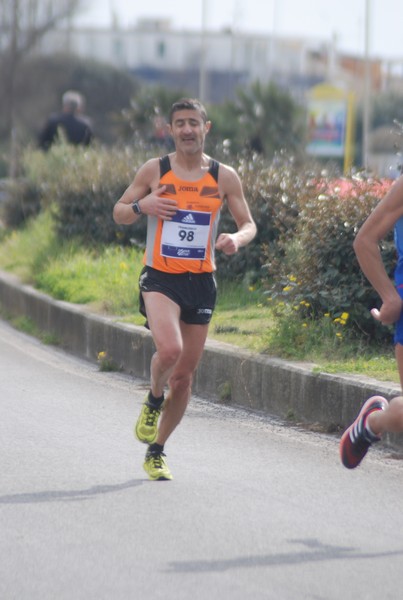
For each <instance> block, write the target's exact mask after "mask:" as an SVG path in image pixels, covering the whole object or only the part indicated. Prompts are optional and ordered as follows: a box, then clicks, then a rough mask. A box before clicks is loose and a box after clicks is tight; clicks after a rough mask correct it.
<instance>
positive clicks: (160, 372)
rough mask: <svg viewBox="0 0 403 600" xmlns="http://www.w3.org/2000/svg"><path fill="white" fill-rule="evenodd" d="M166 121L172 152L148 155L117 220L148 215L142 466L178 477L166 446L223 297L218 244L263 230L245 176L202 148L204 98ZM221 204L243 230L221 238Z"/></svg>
mask: <svg viewBox="0 0 403 600" xmlns="http://www.w3.org/2000/svg"><path fill="white" fill-rule="evenodd" d="M167 127H168V131H169V133H170V135H171V136H172V139H173V142H174V145H175V150H174V152H172V153H170V154H167V155H165V156H164V157H162V158H153V159H151V160H148V161H147V162H146V163H145V164H144V165H143V166H142V167H141V168H140V169H139V171H138V172H137V174H136V176H135V177H134V180H133V182H132V183H131V185H130V186H129V187H128V188H127V190H126V191H125V192H124V194H123V196H122V197H121V198H120V199H119V201H118V202H117V203H116V205H115V207H114V211H113V216H114V220H115V222H116V223H118V224H120V225H122V224H126V225H130V224H132V223H134V222H135V221H137V220H138V219H140V218H141V216H142V215H145V216H146V217H147V240H146V251H145V255H144V260H143V262H144V268H143V270H142V273H141V275H140V280H139V287H140V311H141V312H142V314H144V315H145V316H146V318H147V323H148V326H149V328H150V330H151V334H152V336H153V340H154V343H155V347H156V352H155V354H154V355H153V357H152V360H151V365H150V373H151V383H150V391H149V393H148V394H147V396H146V399H145V402H144V404H143V406H142V410H141V413H140V416H139V418H138V420H137V423H136V426H135V434H136V437H137V438H138V439H139V440H140V441H141V442H143V443H145V444H148V449H147V452H146V457H145V462H144V469H145V471H146V472H147V474H148V476H149V478H150V479H152V480H167V479H172V475H171V472H170V470H169V468H168V466H167V464H166V461H165V458H164V457H165V454H164V445H165V443H166V442H167V440H168V438H169V437H170V435H171V433H172V432H173V431H174V429H175V428H176V426H177V425H178V424H179V422H180V421H181V419H182V417H183V415H184V413H185V410H186V407H187V405H188V402H189V399H190V395H191V385H192V379H193V373H194V371H195V370H196V368H197V365H198V363H199V361H200V358H201V356H202V353H203V349H204V345H205V341H206V338H207V333H208V327H209V323H210V320H211V317H212V314H213V310H214V307H215V302H216V282H215V279H214V271H215V268H216V266H215V251H216V250H220V251H222V252H224V253H225V254H227V255H231V254H235V253H236V252H237V251H238V250H239V249H240V248H241V247H242V246H245V245H246V244H248V243H249V242H250V241H251V240H252V239H253V238H254V237H255V235H256V225H255V223H254V220H253V218H252V216H251V213H250V210H249V207H248V204H247V202H246V200H245V197H244V192H243V189H242V184H241V181H240V179H239V176H238V175H237V173H236V172H235V171H234V169H233V168H232V167H229V166H227V165H224V164H220V163H218V162H217V161H216V160H213V159H212V158H211V157H209V156H207V155H206V154H205V153H204V143H205V139H206V136H207V134H208V132H209V130H210V127H211V122H210V121H208V119H207V114H206V110H205V108H204V106H203V105H202V104H201V103H200V102H199V101H198V100H194V99H191V98H183V99H181V100H179V101H178V102H175V103H174V104H173V106H172V108H171V111H170V116H169V124H168V125H167ZM224 202H226V203H227V205H228V208H229V210H230V212H231V214H232V216H233V218H234V221H235V223H236V226H237V231H236V232H235V233H221V234H220V235H219V236H218V237H217V230H218V222H219V216H220V211H221V209H222V206H223V204H224ZM166 386H167V387H168V392H167V395H166V397H165V387H166ZM160 415H161V418H159V417H160Z"/></svg>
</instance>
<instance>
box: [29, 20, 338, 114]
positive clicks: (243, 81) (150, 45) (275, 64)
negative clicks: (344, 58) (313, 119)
mask: <svg viewBox="0 0 403 600" xmlns="http://www.w3.org/2000/svg"><path fill="white" fill-rule="evenodd" d="M38 51H40V52H41V53H45V54H54V53H55V52H67V53H74V54H77V55H78V56H80V57H82V58H89V59H96V60H99V61H102V62H105V63H108V64H111V65H114V66H116V67H119V68H125V69H128V70H130V71H131V72H133V73H134V74H135V75H136V76H137V77H138V78H139V79H140V80H143V81H146V82H148V83H160V84H164V85H169V84H171V85H172V86H175V87H179V86H180V87H186V86H187V87H189V92H190V93H192V94H194V95H200V94H199V91H200V84H201V81H202V79H203V78H204V81H205V94H204V95H205V97H204V100H206V101H212V102H219V101H222V100H225V99H227V98H232V97H233V94H234V91H235V89H236V88H237V87H238V86H240V85H242V86H247V85H249V84H251V83H253V82H254V81H256V80H259V81H260V82H261V83H263V84H265V83H267V82H269V81H270V80H274V81H276V82H277V83H279V84H280V85H281V84H283V85H284V86H286V87H287V88H288V89H289V91H291V92H292V93H293V94H294V96H295V97H296V98H298V97H300V99H302V97H303V96H304V94H305V92H306V89H307V88H309V87H311V86H312V85H314V84H316V83H319V82H321V81H324V80H327V79H329V78H330V77H334V76H337V73H335V61H334V53H333V52H332V50H331V44H329V45H326V44H323V42H318V41H315V40H307V39H295V38H293V39H287V38H273V37H271V36H269V35H261V34H250V33H249V34H248V33H243V32H235V31H231V30H223V31H220V32H216V31H214V32H213V31H206V32H201V31H190V30H173V29H171V28H170V24H169V21H165V20H161V21H158V20H157V21H154V20H152V21H150V20H144V21H140V22H139V23H138V24H137V26H136V27H134V28H121V27H117V26H116V27H114V28H110V29H105V28H103V29H101V28H72V27H71V28H69V29H63V30H60V29H59V30H54V31H50V32H49V33H48V34H47V35H46V36H45V37H44V38H43V39H42V41H41V42H40V45H39V47H38Z"/></svg>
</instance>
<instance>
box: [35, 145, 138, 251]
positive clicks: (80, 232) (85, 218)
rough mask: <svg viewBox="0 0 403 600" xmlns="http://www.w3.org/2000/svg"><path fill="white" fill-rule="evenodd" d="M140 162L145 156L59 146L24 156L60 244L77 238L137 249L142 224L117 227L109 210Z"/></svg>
mask: <svg viewBox="0 0 403 600" xmlns="http://www.w3.org/2000/svg"><path fill="white" fill-rule="evenodd" d="M143 161H144V155H143V154H142V155H141V157H140V156H137V157H136V155H135V154H134V153H133V152H132V151H130V150H125V149H114V150H113V151H110V150H107V149H106V148H103V147H92V148H89V149H87V148H76V147H72V146H69V145H67V144H64V143H63V142H62V143H60V144H55V145H54V146H52V148H51V149H50V151H49V152H47V153H43V152H41V151H31V152H29V153H27V155H26V157H25V159H24V170H25V173H26V174H27V177H28V178H29V179H30V181H32V182H33V185H36V186H38V187H39V189H40V195H41V205H42V207H43V208H47V207H52V211H53V215H54V221H55V226H56V231H57V234H58V236H59V237H60V238H61V239H62V240H65V239H71V238H79V239H80V240H81V241H82V242H83V243H85V244H87V245H91V244H110V243H120V244H122V245H128V244H133V243H134V244H137V245H139V246H141V244H142V243H143V242H144V236H145V221H144V220H140V221H139V222H138V223H136V224H134V225H133V226H130V227H127V226H125V227H123V226H118V225H116V224H115V223H114V221H113V218H112V210H113V206H114V204H115V202H116V201H117V200H118V199H119V198H120V196H121V195H122V194H123V192H124V191H125V189H126V188H127V186H128V185H129V184H130V183H131V181H132V179H133V176H134V174H135V172H136V170H137V169H138V167H139V166H140V164H142V162H143Z"/></svg>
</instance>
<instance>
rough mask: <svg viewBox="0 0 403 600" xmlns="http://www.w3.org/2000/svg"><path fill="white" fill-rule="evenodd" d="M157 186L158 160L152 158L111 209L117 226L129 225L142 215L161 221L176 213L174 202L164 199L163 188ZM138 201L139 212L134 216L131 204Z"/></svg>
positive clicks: (138, 172)
mask: <svg viewBox="0 0 403 600" xmlns="http://www.w3.org/2000/svg"><path fill="white" fill-rule="evenodd" d="M158 186H159V160H158V159H156V158H153V159H151V160H149V161H147V162H146V163H145V164H144V165H143V166H142V167H140V169H139V170H138V171H137V173H136V175H135V177H134V179H133V181H132V183H131V184H130V185H129V187H128V188H127V189H126V191H125V192H124V193H123V195H122V197H121V198H119V200H118V201H117V202H116V204H115V206H114V209H113V219H114V221H115V223H117V224H118V225H131V224H132V223H135V222H136V221H137V220H138V219H139V218H140V217H141V215H142V214H144V215H152V216H155V217H158V218H159V219H163V220H165V221H166V220H170V219H171V218H172V216H173V215H174V214H175V212H176V202H175V200H171V199H170V198H164V197H162V196H161V194H162V193H163V192H164V191H165V186H162V187H158ZM136 201H138V203H139V207H140V210H141V213H140V214H136V213H135V212H134V210H133V208H132V205H133V202H136Z"/></svg>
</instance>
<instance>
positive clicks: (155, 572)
mask: <svg viewBox="0 0 403 600" xmlns="http://www.w3.org/2000/svg"><path fill="white" fill-rule="evenodd" d="M144 394H145V386H144V382H141V381H138V380H133V379H132V378H131V377H129V376H127V375H122V374H118V373H101V372H100V371H99V370H98V367H97V365H93V364H89V363H86V362H84V361H81V360H78V359H76V358H75V357H72V356H70V355H67V354H65V353H64V352H62V351H60V350H57V349H54V348H51V347H47V346H44V345H42V344H41V343H40V342H38V341H36V340H34V339H32V338H30V337H28V336H25V335H24V334H21V333H19V332H16V331H14V330H13V329H12V328H11V327H9V326H8V325H7V324H5V323H2V322H0V406H1V413H0V457H1V476H0V599H1V600H11V599H13V600H14V599H15V600H93V599H94V600H95V599H97V600H109V599H111V600H123V599H124V600H128V599H130V600H132V599H134V600H137V599H138V600H140V599H143V598H147V600H160V599H161V600H260V599H270V600H304V599H312V600H319V599H321V600H339V599H341V598H343V600H349V599H351V600H352V599H358V600H366V599H375V598H376V599H377V600H378V599H381V600H388V599H392V600H400V599H401V598H402V597H403V568H402V565H403V527H402V524H403V510H402V503H403V462H402V461H400V460H396V459H394V458H391V457H390V456H389V455H388V454H386V453H385V452H384V451H382V450H381V449H379V448H376V449H374V450H373V451H371V454H370V455H369V456H368V457H367V459H366V460H365V461H364V463H363V464H362V466H361V467H359V468H358V469H357V470H356V471H351V472H350V471H348V470H346V469H344V468H343V467H342V466H341V465H340V462H339V458H338V440H337V438H335V437H331V436H326V435H322V434H318V433H312V432H307V431H303V430H302V429H298V428H297V427H290V426H287V425H285V424H283V423H281V422H279V421H277V420H274V419H270V418H269V417H267V416H263V415H256V414H250V413H248V412H246V411H244V410H238V409H234V408H230V407H224V406H220V405H217V404H213V403H209V402H206V401H202V400H200V399H197V398H194V399H193V400H192V403H191V406H190V407H189V410H188V412H187V414H186V416H185V418H184V420H183V422H182V424H181V426H180V427H179V428H178V430H177V431H176V432H175V433H174V435H173V436H172V438H171V440H170V441H169V442H168V444H167V447H166V452H167V462H168V464H169V466H170V468H171V470H172V472H173V475H174V480H173V481H170V482H150V481H148V480H147V479H146V476H145V473H144V472H143V470H142V462H143V456H144V450H145V446H143V445H142V444H140V443H139V442H137V441H135V440H134V437H133V434H132V426H133V423H134V420H135V418H136V416H137V413H138V411H139V408H140V405H141V403H142V400H143V397H144Z"/></svg>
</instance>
